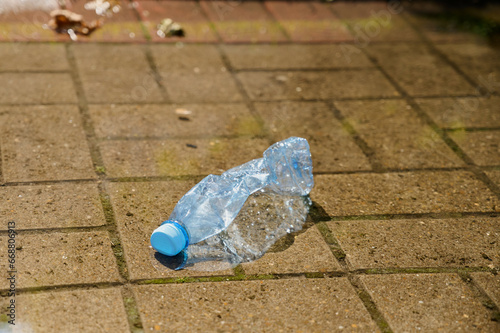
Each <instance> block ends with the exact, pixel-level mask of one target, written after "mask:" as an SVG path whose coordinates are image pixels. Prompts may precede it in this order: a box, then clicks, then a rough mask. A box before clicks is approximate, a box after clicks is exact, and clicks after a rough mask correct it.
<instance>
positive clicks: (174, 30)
mask: <svg viewBox="0 0 500 333" xmlns="http://www.w3.org/2000/svg"><path fill="white" fill-rule="evenodd" d="M157 29H158V30H157V31H156V34H157V35H158V36H160V37H161V38H165V37H172V36H177V37H183V36H184V29H182V27H181V25H180V24H179V23H177V22H174V21H173V20H172V19H169V18H166V19H163V20H162V21H161V23H160V24H158V26H157Z"/></svg>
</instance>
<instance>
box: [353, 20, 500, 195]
mask: <svg viewBox="0 0 500 333" xmlns="http://www.w3.org/2000/svg"><path fill="white" fill-rule="evenodd" d="M411 27H412V28H413V29H414V30H415V31H416V32H417V33H419V34H421V32H420V31H419V30H416V28H415V27H414V26H413V25H411ZM425 45H427V46H428V47H429V48H430V47H431V46H430V45H432V44H430V42H427V43H425ZM433 50H434V51H435V52H436V54H437V53H439V51H438V50H436V49H433ZM362 51H363V53H364V54H365V55H366V56H367V57H368V59H370V61H371V62H372V63H373V64H374V65H375V67H376V68H377V69H378V70H379V71H380V72H381V73H382V75H383V76H384V77H385V78H386V79H387V80H388V81H389V82H390V83H391V84H392V86H393V87H394V88H395V89H396V91H397V92H398V93H399V94H400V95H401V97H403V98H404V99H405V101H406V102H407V103H408V104H409V105H410V106H411V107H412V110H414V112H415V114H416V115H417V116H418V117H419V118H420V119H421V120H422V121H424V123H425V124H427V125H428V126H429V127H430V128H431V129H432V130H433V131H434V132H435V133H436V134H437V135H438V136H439V137H440V138H441V139H442V140H443V141H444V142H445V143H446V144H447V145H448V147H449V148H450V149H451V150H452V151H453V152H454V153H455V154H456V155H457V156H458V157H459V158H460V159H461V160H462V161H463V162H464V163H465V164H466V169H467V170H468V171H470V172H472V173H473V174H474V176H475V177H476V178H477V179H479V180H480V181H482V182H483V183H484V184H485V185H486V187H488V189H489V190H490V191H491V192H492V193H493V194H495V195H496V196H497V197H498V198H499V199H500V187H499V186H498V185H497V184H495V183H494V182H493V181H492V180H491V179H490V178H488V176H487V175H486V174H485V173H484V171H482V170H481V168H480V167H478V166H477V165H476V164H475V163H474V161H473V159H472V158H470V157H469V156H468V155H467V154H466V153H465V151H464V150H463V149H462V148H460V146H459V145H458V144H457V143H456V142H455V141H454V140H453V139H452V138H451V137H450V136H449V135H448V133H447V131H445V130H443V129H442V128H440V127H439V126H438V125H437V124H436V122H435V121H434V120H433V119H432V118H431V117H430V116H429V115H428V114H427V113H426V112H425V111H424V110H423V109H422V108H421V107H420V105H419V104H418V103H417V102H416V101H415V98H416V97H414V96H411V95H410V94H408V93H407V92H406V90H405V89H403V87H401V86H400V85H399V83H398V82H397V81H396V80H395V79H394V78H393V77H392V76H391V75H389V73H388V72H387V71H386V70H385V69H384V68H383V67H382V66H381V65H380V64H379V63H378V61H377V59H375V57H373V56H372V55H370V54H369V53H368V52H367V51H366V50H365V49H363V50H362ZM441 57H444V55H441ZM447 63H448V61H447ZM455 67H456V66H455ZM455 67H454V69H455ZM455 70H456V69H455ZM457 73H459V74H460V72H458V71H457ZM468 83H470V84H472V83H471V82H470V81H469V80H468Z"/></svg>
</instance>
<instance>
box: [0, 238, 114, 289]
mask: <svg viewBox="0 0 500 333" xmlns="http://www.w3.org/2000/svg"><path fill="white" fill-rule="evenodd" d="M7 238H8V236H7V235H4V236H1V237H0V239H2V243H1V244H2V245H1V248H2V253H1V254H0V259H2V263H1V264H0V267H1V268H2V277H5V278H2V282H0V288H2V289H8V286H9V280H7V277H8V274H7V270H8V269H9V266H8V265H9V262H8V260H7V255H8V252H7ZM15 240H16V243H15V244H16V258H15V268H16V270H17V274H18V275H17V280H16V286H17V288H34V287H43V286H54V285H67V284H82V283H99V282H116V281H120V279H121V278H120V275H119V273H118V266H117V265H116V260H115V257H114V255H113V251H112V250H111V241H110V240H109V237H108V233H107V232H103V231H95V232H74V233H73V232H72V233H39V234H23V233H19V234H18V235H17V236H16V238H15Z"/></svg>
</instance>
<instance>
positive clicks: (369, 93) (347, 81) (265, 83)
mask: <svg viewBox="0 0 500 333" xmlns="http://www.w3.org/2000/svg"><path fill="white" fill-rule="evenodd" d="M238 77H239V78H240V80H241V81H242V83H243V86H244V87H245V89H246V91H247V93H248V94H249V96H250V98H251V99H254V100H282V99H291V100H297V99H318V98H323V99H328V98H361V97H391V96H398V92H397V91H396V90H395V89H394V88H393V87H392V85H391V84H390V83H389V81H387V80H386V78H385V77H384V76H383V75H382V74H381V73H380V72H378V71H376V70H362V71H361V70H354V71H349V70H341V71H333V72H300V71H293V72H291V71H289V72H272V73H269V72H267V73H266V72H243V73H238Z"/></svg>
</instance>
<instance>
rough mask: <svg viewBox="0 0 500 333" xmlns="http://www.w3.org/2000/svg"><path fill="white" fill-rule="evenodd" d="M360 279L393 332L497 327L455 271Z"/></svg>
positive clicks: (472, 329)
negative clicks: (450, 272) (451, 272)
mask: <svg viewBox="0 0 500 333" xmlns="http://www.w3.org/2000/svg"><path fill="white" fill-rule="evenodd" d="M361 279H362V281H363V283H364V284H365V285H366V288H367V289H368V292H369V293H370V294H371V296H372V297H373V299H374V301H375V304H376V305H377V307H378V308H379V309H380V311H381V312H382V314H383V315H384V317H385V319H386V320H387V322H388V323H389V326H390V327H391V328H392V329H393V330H394V331H395V332H401V331H408V330H410V331H428V332H431V331H441V330H442V331H449V332H496V331H498V329H499V328H500V325H499V324H498V322H494V321H492V320H491V318H490V317H491V315H490V313H489V312H488V310H487V309H486V308H485V307H483V306H482V304H481V301H480V300H479V299H477V298H475V297H474V295H473V293H472V291H471V290H470V288H469V287H468V286H467V285H466V284H465V283H464V282H463V281H462V280H461V279H460V278H459V277H458V275H455V274H401V275H399V274H397V275H396V274H394V275H371V276H363V277H361Z"/></svg>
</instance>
